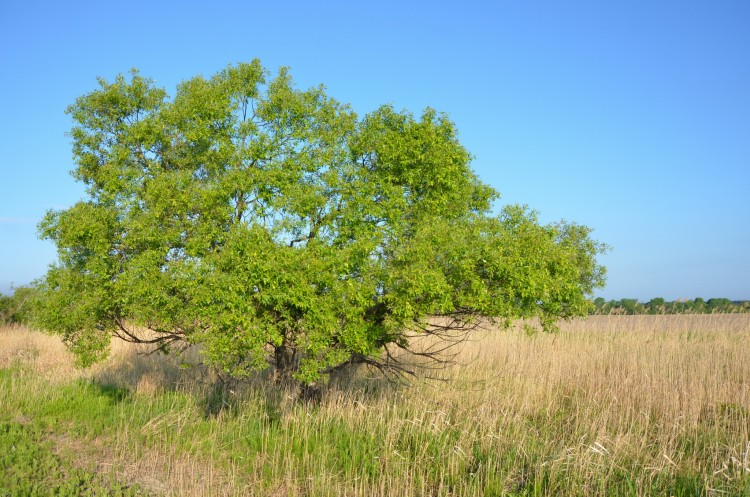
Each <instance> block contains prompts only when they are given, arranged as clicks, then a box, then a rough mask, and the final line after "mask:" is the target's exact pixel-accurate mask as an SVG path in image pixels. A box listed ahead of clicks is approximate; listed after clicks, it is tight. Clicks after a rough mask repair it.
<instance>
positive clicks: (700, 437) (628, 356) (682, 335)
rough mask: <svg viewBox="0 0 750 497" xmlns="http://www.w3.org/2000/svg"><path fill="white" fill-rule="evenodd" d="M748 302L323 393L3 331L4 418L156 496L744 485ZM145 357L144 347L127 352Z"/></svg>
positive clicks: (618, 319)
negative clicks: (84, 363)
mask: <svg viewBox="0 0 750 497" xmlns="http://www.w3.org/2000/svg"><path fill="white" fill-rule="evenodd" d="M748 343H750V315H748V314H737V315H726V314H713V315H671V316H592V317H590V318H588V319H586V320H575V321H571V322H567V323H562V325H561V330H560V332H559V333H557V334H553V335H549V334H544V333H537V334H529V333H527V331H526V329H524V328H523V327H522V326H519V327H517V328H514V329H511V330H507V331H500V330H497V329H493V328H491V327H488V329H486V330H484V331H481V332H478V333H476V334H474V335H472V336H471V338H470V340H468V341H466V342H465V343H464V344H463V345H462V349H461V350H460V353H459V355H458V363H457V364H456V365H454V366H451V367H449V368H446V369H444V370H441V371H438V372H437V376H438V377H437V378H432V379H426V378H420V379H416V380H414V381H412V382H410V383H409V384H404V385H395V386H394V385H391V384H389V383H388V382H386V381H384V380H383V379H381V378H379V377H378V376H377V375H374V374H371V373H370V372H368V371H367V370H356V371H349V372H348V373H347V374H346V375H344V376H341V377H339V378H336V379H334V380H333V381H332V382H331V384H330V385H329V387H328V388H327V390H326V392H325V394H324V396H323V400H322V402H321V403H320V404H318V405H312V404H301V403H299V402H297V401H296V400H295V398H294V397H293V395H291V394H289V393H287V392H283V391H278V390H276V389H275V388H273V387H272V386H270V385H269V383H268V382H267V380H266V379H265V378H264V377H262V376H259V377H258V378H256V379H254V380H252V381H250V382H248V383H246V384H227V383H219V382H217V381H216V377H215V376H214V375H213V373H212V372H211V371H210V370H209V369H207V368H202V367H193V368H187V369H186V368H185V363H188V364H192V363H197V362H198V361H199V359H200V354H199V352H198V351H195V350H193V351H190V352H189V354H188V356H187V357H175V356H166V357H165V356H160V355H156V354H153V355H143V352H147V350H145V349H137V348H135V347H133V346H130V345H124V344H115V346H114V349H113V353H112V354H111V356H110V358H109V359H107V360H106V361H105V362H104V363H103V364H101V365H99V366H97V367H95V368H92V369H90V370H87V371H81V370H78V369H76V368H74V367H73V366H72V358H71V357H70V356H69V354H68V353H67V351H66V350H65V348H64V347H63V346H62V344H60V343H59V340H58V339H57V338H55V337H50V336H47V335H43V334H40V333H36V332H32V331H29V330H27V329H24V328H5V329H0V369H3V370H5V371H10V373H9V374H6V379H5V380H4V382H0V387H2V388H0V405H2V408H0V420H2V417H3V416H4V417H5V418H6V419H8V420H30V422H39V423H42V424H43V425H44V426H45V427H46V430H47V433H48V434H49V437H50V439H52V440H53V441H54V443H55V446H56V447H57V448H58V451H59V453H60V454H61V457H67V458H70V459H72V460H74V461H75V464H77V465H80V466H84V467H88V468H93V470H95V471H98V472H105V473H108V474H111V475H114V476H116V477H117V478H118V479H119V480H121V481H127V482H133V483H137V484H138V485H140V487H141V488H143V489H146V490H147V491H149V492H151V493H153V494H154V495H175V496H178V495H179V496H183V495H184V496H191V495H194V496H198V495H200V496H203V495H264V496H265V495H270V496H287V495H289V496H344V495H346V496H410V495H418V496H483V495H486V496H490V495H498V496H499V495H509V496H520V495H528V496H532V495H533V496H565V495H570V496H573V495H575V496H595V495H596V496H604V495H632V496H650V495H674V496H709V495H711V496H713V495H716V496H719V495H733V496H740V495H750V348H748V345H747V344H748ZM139 352H140V354H139Z"/></svg>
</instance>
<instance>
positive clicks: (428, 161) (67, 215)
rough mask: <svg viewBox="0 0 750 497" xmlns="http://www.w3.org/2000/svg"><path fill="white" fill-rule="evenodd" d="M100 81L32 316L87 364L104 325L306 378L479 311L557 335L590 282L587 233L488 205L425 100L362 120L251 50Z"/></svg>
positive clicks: (596, 272) (466, 158)
mask: <svg viewBox="0 0 750 497" xmlns="http://www.w3.org/2000/svg"><path fill="white" fill-rule="evenodd" d="M99 84H100V88H99V89H97V90H96V91H93V92H91V93H89V94H86V95H84V96H82V97H80V98H79V99H78V100H77V101H76V102H75V103H74V104H73V105H72V106H70V107H69V109H68V112H69V114H70V115H71V116H72V118H73V121H74V122H75V126H74V127H73V129H72V132H71V137H72V142H73V154H74V157H75V161H76V164H77V166H76V168H75V170H74V171H73V175H74V177H75V178H76V179H78V180H80V181H82V182H83V183H84V184H85V185H86V187H87V192H88V197H87V199H86V200H84V201H81V202H79V203H77V204H76V205H74V206H73V207H71V208H69V209H67V210H63V211H57V212H49V213H48V214H47V216H46V217H45V219H44V220H43V221H42V223H41V224H40V232H41V235H42V236H43V237H45V238H48V239H50V240H52V241H54V242H55V243H56V245H57V247H58V251H59V261H58V262H57V263H56V264H55V265H54V266H52V267H51V268H50V270H49V272H48V274H47V276H46V278H45V279H44V281H43V282H42V283H41V285H40V287H41V290H42V298H41V299H40V306H39V308H40V311H39V315H38V322H39V324H40V325H41V326H43V327H45V328H48V329H51V330H55V331H57V332H59V333H60V334H62V336H63V338H64V340H65V341H66V343H68V344H69V345H70V347H71V348H72V350H73V351H75V352H76V354H77V356H78V357H79V358H80V360H81V362H82V363H83V364H90V363H91V362H93V361H95V360H98V359H101V358H102V357H103V356H104V355H106V353H107V349H108V344H109V338H110V335H116V336H119V337H121V338H123V339H125V340H130V341H136V342H150V343H157V344H159V346H160V347H162V348H164V349H168V348H170V347H172V348H174V347H179V346H183V345H185V344H200V345H201V346H202V347H203V352H204V354H205V357H206V359H207V360H208V361H209V362H211V363H213V364H214V365H216V366H218V367H220V368H222V369H223V370H224V371H226V372H227V373H229V374H230V375H233V376H234V377H243V376H247V375H249V374H252V373H253V372H254V371H257V370H259V369H263V368H266V367H268V366H269V365H270V366H271V367H273V368H275V370H276V372H277V376H278V377H279V378H281V379H286V380H294V381H296V382H299V383H301V384H303V385H307V386H315V385H319V384H320V383H321V382H324V381H325V379H326V378H327V377H328V375H329V374H330V373H331V372H333V371H335V370H337V369H339V368H342V367H343V366H345V365H346V364H350V363H366V364H369V365H372V366H374V367H377V368H380V369H381V370H383V371H384V372H386V373H393V372H403V371H404V365H403V364H400V363H399V362H397V361H396V357H395V356H394V354H393V351H394V350H397V349H404V350H410V344H411V342H410V337H411V336H412V335H414V334H421V335H425V334H426V335H430V334H432V335H437V336H447V335H448V334H449V333H450V332H452V331H455V330H467V329H470V328H471V327H472V326H473V325H475V324H476V322H477V321H476V320H477V319H478V318H479V317H480V316H486V317H491V318H495V319H497V320H499V321H500V322H501V323H504V324H508V323H510V322H511V321H512V320H513V319H516V318H524V317H538V318H540V320H541V323H542V325H543V326H544V327H545V328H548V329H549V328H552V327H554V322H555V321H556V320H557V319H560V318H569V317H572V316H580V315H584V314H585V313H586V312H587V310H588V309H589V306H590V302H589V300H588V297H589V296H590V294H591V292H592V290H593V289H594V288H596V287H600V286H601V285H602V284H603V278H604V268H603V267H602V266H600V265H599V264H598V263H597V261H596V256H597V255H598V254H599V253H600V252H601V251H602V250H603V249H604V246H603V245H602V244H599V243H597V242H595V241H593V240H592V239H591V238H590V236H589V235H590V230H589V229H588V228H586V227H584V226H580V225H576V224H570V223H564V222H560V223H556V224H551V225H542V224H540V223H539V222H538V219H537V216H536V214H535V213H534V212H533V211H531V210H529V209H528V208H526V207H523V206H509V207H506V208H504V209H503V210H502V212H501V213H500V214H499V215H492V214H491V211H490V209H491V205H492V202H493V201H494V200H495V199H496V198H497V197H498V194H497V193H496V191H495V190H494V189H493V188H491V187H490V186H488V185H486V184H484V183H482V182H481V181H480V180H479V179H478V178H477V177H476V175H475V174H474V173H473V172H472V170H471V169H470V167H469V163H470V158H471V157H470V155H469V153H468V152H467V151H466V149H465V148H464V147H463V146H462V145H461V144H460V142H459V141H458V138H457V131H456V129H455V126H454V125H453V123H452V122H451V121H450V120H449V119H448V118H447V117H446V116H445V115H444V114H440V113H437V112H435V111H434V110H431V109H427V110H425V111H424V112H423V113H422V115H421V117H419V118H415V117H414V116H413V115H411V114H410V113H408V112H397V111H396V110H394V109H393V108H392V107H389V106H383V107H381V108H379V109H377V110H376V111H374V112H372V113H370V114H368V115H366V116H365V117H364V118H361V119H359V118H358V117H357V116H356V115H355V113H354V112H353V111H352V110H351V109H350V108H349V107H348V106H346V105H342V104H340V103H338V102H337V101H335V100H333V99H332V98H330V97H328V96H327V95H326V94H325V92H324V90H323V89H322V88H312V89H309V90H305V91H302V90H298V89H296V88H295V87H294V85H293V82H292V80H291V77H290V76H289V73H288V71H287V69H283V68H282V69H281V70H280V71H279V72H278V74H277V75H276V76H275V77H273V78H270V75H269V73H268V72H267V71H266V70H265V69H263V68H262V66H261V65H260V63H259V62H258V61H257V60H255V61H253V62H252V63H249V64H239V65H236V66H230V67H228V68H227V69H225V70H223V71H221V72H219V73H218V74H216V75H215V76H213V77H212V78H210V79H205V78H203V77H201V76H198V77H194V78H192V79H189V80H187V81H185V82H183V83H182V84H180V85H179V87H178V88H177V92H176V94H175V96H174V98H172V99H170V98H168V97H167V94H166V92H165V91H164V90H163V89H161V88H158V87H157V86H155V85H154V83H153V82H152V81H151V80H149V79H147V78H144V77H142V76H141V75H140V74H139V73H138V72H137V71H135V70H134V71H133V72H132V73H131V74H130V76H129V78H126V77H125V76H118V77H117V78H116V79H115V80H114V81H113V82H107V81H104V80H100V81H99ZM426 354H427V355H428V356H429V355H431V353H430V352H429V351H428V352H427V353H426Z"/></svg>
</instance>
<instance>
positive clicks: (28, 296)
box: [0, 286, 37, 324]
mask: <svg viewBox="0 0 750 497" xmlns="http://www.w3.org/2000/svg"><path fill="white" fill-rule="evenodd" d="M36 297H37V292H36V288H35V287H31V286H20V287H18V288H15V289H14V290H13V294H12V295H10V296H6V295H0V324H28V323H29V322H30V320H31V315H32V313H33V311H32V309H33V307H34V305H35V303H36V300H37V298H36Z"/></svg>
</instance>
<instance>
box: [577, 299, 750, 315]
mask: <svg viewBox="0 0 750 497" xmlns="http://www.w3.org/2000/svg"><path fill="white" fill-rule="evenodd" d="M743 312H750V301H747V300H739V301H731V300H729V299H726V298H714V299H708V302H706V301H705V300H703V299H702V298H700V297H698V298H696V299H695V300H676V301H674V302H668V301H666V300H664V299H663V298H661V297H657V298H653V299H651V300H649V301H648V302H646V303H641V302H639V301H638V300H636V299H622V300H610V301H609V302H607V301H606V300H604V299H603V298H602V297H597V298H596V299H594V308H593V309H592V310H591V314H628V315H634V314H712V313H743Z"/></svg>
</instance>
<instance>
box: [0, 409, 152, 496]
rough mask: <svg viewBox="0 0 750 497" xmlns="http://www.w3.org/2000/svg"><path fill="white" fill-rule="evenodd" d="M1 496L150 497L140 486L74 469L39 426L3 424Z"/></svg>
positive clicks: (0, 427)
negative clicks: (146, 496) (56, 452)
mask: <svg viewBox="0 0 750 497" xmlns="http://www.w3.org/2000/svg"><path fill="white" fill-rule="evenodd" d="M0 448H2V452H0V496H2V497H26V496H28V497H37V496H38V497H42V496H55V497H79V496H92V497H93V496H108V497H126V496H140V495H146V492H145V491H144V490H143V489H141V488H139V487H138V486H137V485H123V484H121V483H118V482H117V481H115V480H114V479H112V478H108V477H106V476H103V475H100V474H96V473H95V472H91V471H87V470H85V469H81V468H76V467H74V466H73V465H72V464H71V463H70V462H69V461H66V460H65V459H63V458H61V457H59V456H57V455H56V454H55V453H54V447H53V444H52V442H51V441H50V440H48V439H46V433H45V431H44V430H43V429H41V428H40V426H39V425H37V424H35V423H33V424H29V425H25V424H22V423H18V422H8V421H0Z"/></svg>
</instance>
